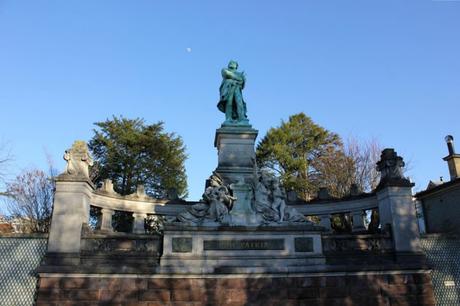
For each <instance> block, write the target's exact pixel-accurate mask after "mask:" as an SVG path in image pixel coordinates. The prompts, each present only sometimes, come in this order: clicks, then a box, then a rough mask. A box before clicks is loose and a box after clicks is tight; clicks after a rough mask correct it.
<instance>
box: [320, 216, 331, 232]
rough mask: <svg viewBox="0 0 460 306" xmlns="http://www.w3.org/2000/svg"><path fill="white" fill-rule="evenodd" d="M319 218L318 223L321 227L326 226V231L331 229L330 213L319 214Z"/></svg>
mask: <svg viewBox="0 0 460 306" xmlns="http://www.w3.org/2000/svg"><path fill="white" fill-rule="evenodd" d="M319 217H320V218H321V220H320V222H319V225H321V226H322V227H324V228H326V230H327V231H328V232H330V231H332V227H331V215H321V216H319Z"/></svg>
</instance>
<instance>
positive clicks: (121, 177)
mask: <svg viewBox="0 0 460 306" xmlns="http://www.w3.org/2000/svg"><path fill="white" fill-rule="evenodd" d="M95 125H96V126H97V129H95V130H94V136H93V137H92V139H91V140H90V142H89V148H90V150H91V152H92V154H93V157H94V159H95V162H96V167H97V177H95V181H96V182H98V181H101V180H104V179H111V180H112V182H113V184H114V188H115V191H117V192H118V193H120V194H122V195H127V194H130V193H133V192H134V191H135V190H136V186H137V185H141V184H142V185H144V187H145V190H146V193H147V194H148V195H150V196H152V197H156V198H166V197H167V196H168V192H169V191H170V190H173V189H174V190H175V191H177V194H178V195H179V196H181V197H183V196H186V194H187V180H186V174H185V167H184V162H185V159H186V158H187V156H186V154H185V146H184V144H183V142H182V139H181V138H180V137H179V136H176V135H175V134H174V133H166V132H164V128H163V122H158V123H155V124H146V123H145V121H144V120H143V119H140V118H136V119H127V118H123V117H115V116H114V117H113V118H112V119H107V120H106V121H103V122H97V123H95ZM93 173H94V172H93Z"/></svg>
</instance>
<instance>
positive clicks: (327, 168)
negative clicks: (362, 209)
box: [256, 113, 353, 199]
mask: <svg viewBox="0 0 460 306" xmlns="http://www.w3.org/2000/svg"><path fill="white" fill-rule="evenodd" d="M256 157H257V163H258V165H259V167H261V168H262V169H264V168H265V169H268V170H271V171H273V172H275V173H276V174H278V175H279V176H280V177H281V180H282V182H283V185H284V187H285V188H286V189H287V190H295V191H296V192H297V193H298V194H299V196H301V197H302V198H304V199H309V198H311V197H313V196H314V195H316V193H317V191H318V189H319V188H320V187H327V188H328V189H329V190H330V192H331V195H333V196H343V195H345V194H346V193H347V192H348V190H349V188H350V185H351V184H352V182H353V160H351V159H350V158H349V157H347V156H346V155H345V153H344V150H343V144H342V141H341V139H340V137H339V136H338V135H337V134H335V133H332V132H330V131H328V130H326V129H324V128H323V127H321V126H319V125H317V124H316V123H314V122H313V121H312V120H311V119H310V118H309V117H308V116H306V115H305V114H304V113H299V114H295V115H292V116H290V117H289V120H288V121H287V122H285V121H282V122H281V125H280V126H279V127H276V128H271V129H270V130H269V131H268V132H267V134H266V135H265V137H264V138H263V139H262V140H261V141H260V143H259V144H258V146H257V151H256Z"/></svg>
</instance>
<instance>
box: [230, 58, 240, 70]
mask: <svg viewBox="0 0 460 306" xmlns="http://www.w3.org/2000/svg"><path fill="white" fill-rule="evenodd" d="M228 68H229V69H232V70H233V69H234V70H237V69H238V62H236V61H234V60H231V61H230V62H229V63H228Z"/></svg>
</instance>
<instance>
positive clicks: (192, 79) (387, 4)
mask: <svg viewBox="0 0 460 306" xmlns="http://www.w3.org/2000/svg"><path fill="white" fill-rule="evenodd" d="M188 48H190V49H188ZM459 55H460V1H441V0H438V1H428V0H417V1H409V0H407V1H406V0H405V1H402V0H394V1H393V0H385V1H383V0H382V1H380V0H376V1H368V0H363V1H358V0H326V1H322V0H321V1H320V0H315V1H310V0H303V1H301V0H299V1H247V0H246V1H240V0H235V1H154V0H151V1H89V0H88V1H81V0H80V1H40V0H36V1H5V0H3V1H1V0H0V105H1V112H0V139H1V140H3V141H4V142H7V143H9V147H10V149H11V153H12V154H13V155H14V162H13V164H12V166H11V167H10V174H11V175H14V174H16V173H18V172H19V171H20V170H21V169H25V168H28V167H41V168H44V167H46V157H45V151H46V152H48V153H49V155H50V156H51V157H52V158H53V159H54V162H55V164H56V167H57V168H58V169H63V167H64V161H63V160H62V154H63V152H64V150H65V149H66V148H68V147H70V145H71V144H72V142H73V141H74V140H76V139H83V140H88V139H90V138H91V136H92V129H93V123H94V122H96V121H102V120H105V119H106V118H108V117H111V116H112V115H123V116H125V117H129V118H133V117H143V118H144V119H145V120H146V121H147V122H150V123H153V122H157V121H160V120H162V121H164V122H165V127H166V130H167V131H170V132H176V133H177V134H178V135H180V136H182V137H183V140H184V142H185V144H186V146H187V153H188V155H189V159H188V161H187V163H186V167H187V174H188V182H189V191H190V197H189V198H190V199H191V200H197V199H199V198H200V196H201V193H202V191H203V188H204V181H205V179H206V178H207V177H208V176H209V174H210V173H211V171H212V170H213V169H214V168H215V167H216V164H217V152H216V150H215V148H214V147H213V140H214V133H215V129H216V128H218V127H219V126H220V123H221V122H222V121H223V114H222V113H220V112H219V111H218V110H217V108H216V103H217V101H218V87H219V84H220V81H221V76H220V69H221V68H222V67H224V66H225V65H226V64H227V62H228V61H229V60H230V59H235V60H237V61H239V63H240V68H241V69H242V70H244V71H245V72H246V74H247V87H246V89H245V91H244V96H245V100H246V102H247V104H248V116H249V119H250V122H251V123H252V125H253V127H255V128H256V129H258V130H259V139H260V137H261V136H263V135H264V134H265V132H266V131H267V129H268V128H270V127H271V126H275V125H278V124H279V123H280V121H281V120H282V119H287V118H288V116H289V115H291V114H294V113H297V112H301V111H303V112H305V113H306V114H307V115H309V116H310V117H312V119H313V120H314V121H315V122H317V123H318V124H320V125H322V126H324V127H326V128H327V129H329V130H331V131H334V132H337V133H339V134H340V135H341V136H342V137H343V138H347V137H349V136H350V135H353V136H354V137H357V138H361V139H368V138H371V137H375V138H377V139H378V140H379V141H380V142H381V144H382V145H383V146H384V147H393V148H395V149H396V150H397V152H398V153H399V154H400V155H402V156H403V157H404V158H405V159H406V160H409V161H410V166H411V170H410V172H409V175H410V176H411V177H412V179H413V180H414V181H415V183H416V189H417V190H420V189H424V188H425V186H426V184H427V183H428V180H429V179H438V178H439V176H444V178H445V179H446V180H447V179H448V171H447V166H446V165H445V163H444V162H443V161H442V160H441V158H442V157H443V156H445V155H447V149H446V145H445V143H444V140H443V139H444V136H445V135H447V134H452V135H454V137H456V138H458V139H459V140H458V141H457V143H458V145H457V147H458V148H459V149H458V150H460V120H459V113H460V112H459V111H460V107H459V105H460V86H459V85H460V59H459Z"/></svg>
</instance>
